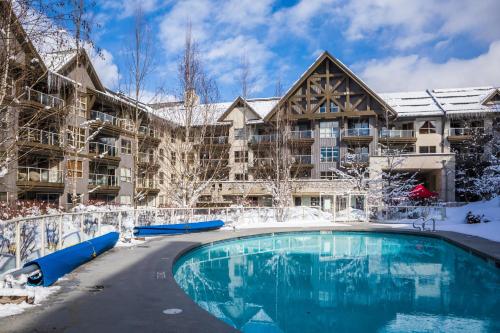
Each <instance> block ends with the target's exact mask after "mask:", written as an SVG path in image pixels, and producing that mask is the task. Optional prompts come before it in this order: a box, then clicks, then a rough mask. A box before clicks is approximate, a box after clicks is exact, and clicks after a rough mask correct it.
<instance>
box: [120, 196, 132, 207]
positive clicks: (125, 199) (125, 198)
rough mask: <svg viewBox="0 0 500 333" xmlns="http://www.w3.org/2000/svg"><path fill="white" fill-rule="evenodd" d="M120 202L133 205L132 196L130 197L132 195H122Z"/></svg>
mask: <svg viewBox="0 0 500 333" xmlns="http://www.w3.org/2000/svg"><path fill="white" fill-rule="evenodd" d="M120 203H121V204H122V205H131V204H132V198H131V197H130V195H120Z"/></svg>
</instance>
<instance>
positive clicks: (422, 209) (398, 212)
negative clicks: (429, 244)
mask: <svg viewBox="0 0 500 333" xmlns="http://www.w3.org/2000/svg"><path fill="white" fill-rule="evenodd" d="M369 212H370V213H369V214H370V220H372V221H375V222H388V223H390V222H397V223H404V222H406V221H408V220H409V221H413V220H419V219H425V220H427V219H431V218H434V219H436V220H437V221H442V220H444V219H445V218H446V207H442V206H370V207H369Z"/></svg>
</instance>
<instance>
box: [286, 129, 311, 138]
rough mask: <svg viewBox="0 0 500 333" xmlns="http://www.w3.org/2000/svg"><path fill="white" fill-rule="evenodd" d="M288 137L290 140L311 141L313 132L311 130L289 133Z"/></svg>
mask: <svg viewBox="0 0 500 333" xmlns="http://www.w3.org/2000/svg"><path fill="white" fill-rule="evenodd" d="M290 137H291V138H292V139H312V137H313V131H312V130H299V131H291V132H290Z"/></svg>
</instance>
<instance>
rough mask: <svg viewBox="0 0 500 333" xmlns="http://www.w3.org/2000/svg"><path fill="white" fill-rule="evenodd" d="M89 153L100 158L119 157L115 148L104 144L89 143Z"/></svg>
mask: <svg viewBox="0 0 500 333" xmlns="http://www.w3.org/2000/svg"><path fill="white" fill-rule="evenodd" d="M89 153H90V154H95V155H99V156H100V157H101V156H102V157H105V156H112V157H115V156H117V153H118V149H117V148H116V147H115V146H113V145H109V144H106V143H102V142H94V141H92V142H89Z"/></svg>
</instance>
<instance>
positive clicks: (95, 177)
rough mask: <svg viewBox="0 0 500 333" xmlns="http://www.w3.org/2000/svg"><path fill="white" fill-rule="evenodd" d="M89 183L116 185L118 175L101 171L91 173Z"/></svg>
mask: <svg viewBox="0 0 500 333" xmlns="http://www.w3.org/2000/svg"><path fill="white" fill-rule="evenodd" d="M89 185H93V186H109V187H116V186H118V177H117V176H113V175H105V174H101V173H90V174H89Z"/></svg>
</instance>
